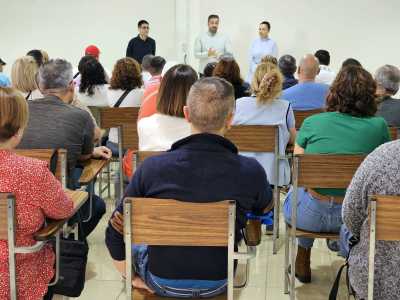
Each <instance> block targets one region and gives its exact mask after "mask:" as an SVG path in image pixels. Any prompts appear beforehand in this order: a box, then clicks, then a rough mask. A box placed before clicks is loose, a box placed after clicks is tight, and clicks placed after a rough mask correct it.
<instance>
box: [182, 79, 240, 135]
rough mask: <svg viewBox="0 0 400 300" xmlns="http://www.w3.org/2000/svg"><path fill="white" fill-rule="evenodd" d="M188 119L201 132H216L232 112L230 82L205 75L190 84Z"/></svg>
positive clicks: (232, 99)
mask: <svg viewBox="0 0 400 300" xmlns="http://www.w3.org/2000/svg"><path fill="white" fill-rule="evenodd" d="M187 106H188V109H189V115H190V121H191V123H192V124H193V126H194V127H195V128H196V129H198V130H200V131H201V132H217V131H219V130H221V129H223V128H224V126H225V125H226V124H225V122H226V120H227V118H228V117H229V115H230V114H231V113H232V112H233V110H234V106H235V96H234V90H233V86H232V84H230V83H229V82H228V81H226V80H225V79H222V78H217V77H206V78H203V79H200V80H199V81H197V82H196V83H195V84H193V85H192V87H191V88H190V91H189V95H188V98H187Z"/></svg>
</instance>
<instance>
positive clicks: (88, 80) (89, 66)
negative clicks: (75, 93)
mask: <svg viewBox="0 0 400 300" xmlns="http://www.w3.org/2000/svg"><path fill="white" fill-rule="evenodd" d="M79 67H81V69H80V70H79V72H80V73H81V84H80V86H79V92H81V93H87V94H88V95H89V96H92V95H93V94H94V91H93V88H94V87H95V86H96V85H101V84H106V83H107V81H106V76H105V73H104V68H103V66H102V65H101V63H99V62H98V60H97V59H88V60H87V61H86V62H85V63H83V64H82V65H81V64H80V66H79Z"/></svg>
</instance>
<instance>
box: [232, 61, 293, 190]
mask: <svg viewBox="0 0 400 300" xmlns="http://www.w3.org/2000/svg"><path fill="white" fill-rule="evenodd" d="M282 81H283V76H282V74H281V73H280V71H279V69H278V67H276V66H275V65H273V64H271V63H261V64H259V65H258V67H257V69H256V71H255V73H254V79H253V83H252V91H253V93H254V95H253V96H252V97H245V98H241V99H238V100H237V101H236V110H235V116H234V119H233V124H234V125H278V126H279V141H280V145H279V152H280V154H281V155H285V149H286V145H287V144H288V143H289V142H290V143H291V144H293V143H294V140H295V137H296V128H295V120H294V114H293V110H292V108H291V107H290V104H289V102H288V101H286V100H280V99H279V96H280V95H281V93H282ZM241 154H243V155H245V156H248V157H253V158H255V159H256V160H257V161H258V162H259V163H260V164H261V165H262V166H263V167H264V170H265V172H266V173H267V177H268V181H269V182H270V184H272V185H275V184H278V185H279V186H282V185H287V184H289V181H290V167H289V163H288V161H287V160H281V161H280V163H279V169H280V176H279V180H278V179H277V178H275V165H274V154H273V153H262V152H258V153H256V152H243V153H241Z"/></svg>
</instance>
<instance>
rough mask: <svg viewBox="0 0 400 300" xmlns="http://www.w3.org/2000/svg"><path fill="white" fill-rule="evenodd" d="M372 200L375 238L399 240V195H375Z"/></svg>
mask: <svg viewBox="0 0 400 300" xmlns="http://www.w3.org/2000/svg"><path fill="white" fill-rule="evenodd" d="M372 200H373V201H376V240H379V241H400V196H389V195H375V196H372ZM370 213H371V211H369V214H370Z"/></svg>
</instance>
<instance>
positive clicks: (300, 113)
mask: <svg viewBox="0 0 400 300" xmlns="http://www.w3.org/2000/svg"><path fill="white" fill-rule="evenodd" d="M322 112H324V110H323V109H311V110H295V111H293V113H294V119H295V120H296V128H297V129H299V128H300V127H301V125H303V122H304V120H305V119H307V118H308V117H310V116H312V115H316V114H320V113H322Z"/></svg>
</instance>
